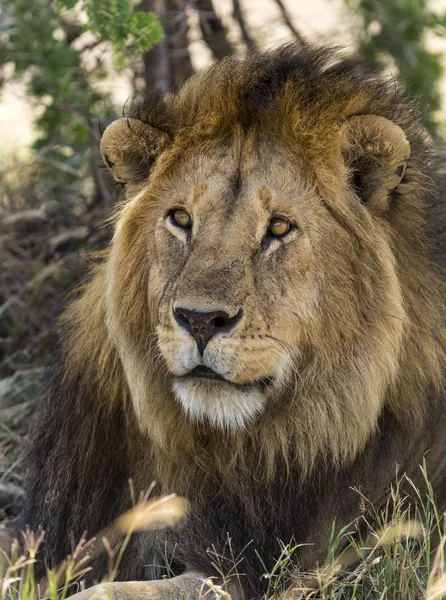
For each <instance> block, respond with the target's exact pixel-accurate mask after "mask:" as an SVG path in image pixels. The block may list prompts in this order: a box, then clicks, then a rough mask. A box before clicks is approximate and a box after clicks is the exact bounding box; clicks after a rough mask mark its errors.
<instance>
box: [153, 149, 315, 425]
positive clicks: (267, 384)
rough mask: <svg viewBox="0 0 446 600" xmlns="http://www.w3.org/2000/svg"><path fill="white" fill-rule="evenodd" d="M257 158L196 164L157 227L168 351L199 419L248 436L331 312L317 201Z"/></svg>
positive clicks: (189, 408)
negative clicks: (320, 258) (309, 330)
mask: <svg viewBox="0 0 446 600" xmlns="http://www.w3.org/2000/svg"><path fill="white" fill-rule="evenodd" d="M256 154H257V156H255V157H254V156H253V152H252V150H250V149H249V148H248V149H245V153H244V156H243V158H242V160H240V157H239V156H238V154H237V153H236V152H235V148H234V146H231V145H229V146H227V147H220V148H216V149H215V150H213V151H212V153H210V154H207V155H206V156H205V157H204V156H203V155H201V156H191V157H188V159H187V161H185V162H184V163H183V164H182V165H181V166H179V168H178V171H176V172H173V173H172V180H173V181H174V186H173V187H172V188H168V189H167V190H166V193H165V195H163V198H162V199H160V200H161V201H160V205H159V207H158V208H157V216H156V222H154V226H155V229H154V237H155V248H156V251H155V255H156V264H154V265H153V266H152V269H151V273H150V278H152V277H153V278H154V280H155V281H157V282H159V283H158V284H157V285H156V286H155V288H151V287H149V294H150V295H151V305H153V306H155V307H156V314H154V322H156V331H157V334H158V346H159V349H160V352H161V354H162V356H163V358H164V360H165V363H166V366H167V369H168V371H169V374H170V378H171V381H172V386H173V390H174V392H175V395H176V397H177V399H178V401H179V402H180V403H181V404H182V406H183V407H184V409H185V411H186V412H187V413H188V415H189V416H190V417H191V418H193V419H199V420H209V421H211V422H212V423H213V424H214V425H217V426H219V427H231V428H232V427H240V428H242V427H245V426H246V423H247V422H248V421H249V420H252V419H254V418H255V417H256V415H258V414H259V413H261V412H262V411H263V410H264V407H265V405H266V404H267V403H268V402H270V401H271V398H272V397H274V396H275V395H277V391H278V389H281V388H282V387H283V386H286V385H290V384H291V382H292V365H293V363H294V362H295V360H296V356H297V354H298V353H299V349H300V345H301V342H302V340H301V336H302V328H303V327H304V326H305V323H306V322H308V321H309V320H310V319H312V318H314V315H315V313H316V311H317V308H318V306H319V303H320V289H319V288H320V283H321V282H320V281H319V279H320V271H319V269H318V268H317V264H316V260H317V256H316V254H315V252H314V249H313V244H314V243H315V242H316V239H314V236H318V228H317V227H316V230H315V231H313V232H311V233H310V231H309V229H310V227H311V224H312V223H313V226H314V219H315V217H316V218H317V212H318V208H317V206H316V207H315V206H314V204H315V202H314V201H315V198H314V194H311V192H310V191H309V190H306V189H305V185H304V183H303V181H302V178H299V177H296V180H294V181H293V178H292V177H290V176H289V175H287V169H286V168H285V165H284V166H282V167H279V168H277V165H276V166H275V167H273V166H272V165H271V164H268V160H267V157H268V153H267V152H266V148H264V149H262V150H261V151H258V152H257V153H256ZM259 167H260V168H259ZM178 210H180V213H179V214H178V212H177V211H178ZM184 213H186V214H184ZM315 213H316V214H315ZM176 217H179V218H180V221H184V222H185V226H184V225H183V223H181V222H180V223H177V221H176V220H175V219H176ZM319 218H323V211H322V210H320V215H319ZM188 219H189V221H188ZM277 219H279V220H277ZM275 229H277V230H278V234H276V231H275ZM282 231H284V233H282ZM312 237H313V239H312Z"/></svg>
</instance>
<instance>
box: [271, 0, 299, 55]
mask: <svg viewBox="0 0 446 600" xmlns="http://www.w3.org/2000/svg"><path fill="white" fill-rule="evenodd" d="M275 2H276V4H277V6H278V7H279V8H280V12H281V13H282V19H283V20H284V21H285V23H286V24H287V25H288V28H289V29H290V31H291V33H292V34H293V36H294V37H295V38H296V39H297V40H298V42H299V43H300V44H301V45H302V46H306V44H307V42H306V40H305V38H304V37H303V36H302V35H301V34H300V33H299V32H298V31H297V29H296V28H295V27H294V25H293V22H292V21H291V18H290V15H289V14H288V11H287V9H286V8H285V5H284V3H283V2H282V0H275Z"/></svg>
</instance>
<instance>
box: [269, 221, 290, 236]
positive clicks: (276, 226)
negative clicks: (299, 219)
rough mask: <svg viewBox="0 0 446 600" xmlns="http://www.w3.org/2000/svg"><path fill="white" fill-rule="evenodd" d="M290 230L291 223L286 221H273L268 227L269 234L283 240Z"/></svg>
mask: <svg viewBox="0 0 446 600" xmlns="http://www.w3.org/2000/svg"><path fill="white" fill-rule="evenodd" d="M290 229H291V223H289V222H288V221H286V220H285V219H278V218H277V219H271V221H270V222H269V225H268V234H269V235H272V236H274V237H276V238H281V237H284V236H285V235H286V234H287V233H289V231H290Z"/></svg>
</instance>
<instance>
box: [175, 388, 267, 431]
mask: <svg viewBox="0 0 446 600" xmlns="http://www.w3.org/2000/svg"><path fill="white" fill-rule="evenodd" d="M173 391H174V393H175V396H176V399H177V400H178V402H179V403H180V404H181V406H182V407H183V409H184V411H185V412H186V414H187V416H188V417H189V419H191V420H192V421H198V422H207V423H209V424H210V425H212V426H213V427H216V428H218V429H227V430H234V429H237V430H241V429H245V428H246V426H247V424H248V423H249V422H250V421H253V420H254V419H255V418H256V416H257V415H259V414H260V413H261V412H262V411H263V408H264V404H265V398H264V395H263V394H262V392H261V391H260V390H256V389H252V390H249V389H248V390H240V389H237V388H235V387H232V386H231V385H230V384H226V383H223V382H214V381H203V380H201V379H196V380H192V381H174V383H173Z"/></svg>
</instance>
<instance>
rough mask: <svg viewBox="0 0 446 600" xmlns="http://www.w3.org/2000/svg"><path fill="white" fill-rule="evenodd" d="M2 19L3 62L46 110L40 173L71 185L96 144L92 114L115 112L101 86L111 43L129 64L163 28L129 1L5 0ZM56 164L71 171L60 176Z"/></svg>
mask: <svg viewBox="0 0 446 600" xmlns="http://www.w3.org/2000/svg"><path fill="white" fill-rule="evenodd" d="M85 15H86V16H87V19H85ZM0 18H1V22H2V25H0V41H1V42H2V44H1V45H0V64H1V65H5V64H10V65H11V64H12V65H13V67H14V75H13V77H14V78H16V79H19V80H21V81H23V82H25V83H26V87H27V95H28V96H29V97H30V98H32V99H33V101H35V102H36V104H37V105H38V106H39V108H40V116H39V117H38V118H37V122H36V125H37V130H38V133H39V138H38V140H37V142H36V144H35V147H36V149H37V150H41V149H42V148H46V149H47V150H46V151H45V160H44V162H43V165H42V170H41V174H40V175H41V177H46V178H50V179H51V178H53V177H56V179H58V180H62V179H63V180H64V184H66V183H67V182H68V183H69V182H70V181H73V178H74V179H75V178H76V177H79V175H80V174H82V173H83V174H84V175H85V172H84V171H85V169H84V171H83V167H85V166H86V165H88V162H89V161H90V160H91V156H89V154H91V155H93V154H92V153H93V152H94V150H93V149H95V148H96V146H97V141H96V139H95V136H96V130H97V123H96V120H95V118H94V115H101V117H103V118H107V116H108V115H109V116H111V115H113V114H114V110H113V107H112V102H111V99H110V98H109V97H108V95H107V94H105V93H103V92H101V91H100V88H99V86H98V85H97V83H98V82H99V81H100V80H101V79H103V78H104V76H106V75H107V73H108V72H109V65H108V64H107V51H108V48H109V47H110V46H112V48H113V49H114V57H115V65H118V66H121V67H123V66H125V65H126V62H125V57H126V55H128V54H129V53H131V52H134V51H146V50H148V49H150V48H151V46H152V45H153V44H154V43H156V42H158V41H159V40H160V39H161V38H162V36H163V32H162V29H161V26H160V24H159V22H158V20H157V18H156V16H155V15H154V14H153V13H149V12H135V11H134V10H133V7H132V4H131V0H110V1H107V2H105V1H104V0H90V1H89V2H87V3H78V2H76V1H74V0H56V2H55V3H51V2H49V1H48V0H32V2H30V1H29V0H0ZM85 21H86V22H85ZM92 37H93V41H91V40H92ZM92 49H95V51H99V52H98V53H97V54H95V55H94V58H93V57H92V56H91V50H92ZM92 58H93V59H92ZM85 59H88V60H85ZM55 163H57V164H58V165H64V166H65V167H66V168H62V169H61V168H58V169H57V172H56V174H55V170H54V164H55Z"/></svg>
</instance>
